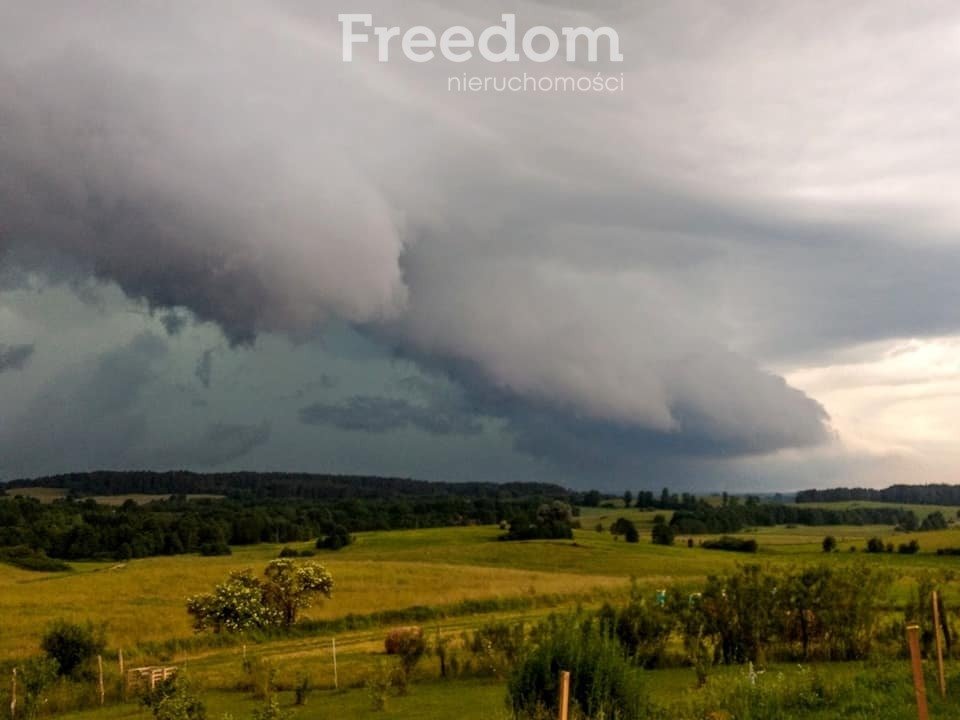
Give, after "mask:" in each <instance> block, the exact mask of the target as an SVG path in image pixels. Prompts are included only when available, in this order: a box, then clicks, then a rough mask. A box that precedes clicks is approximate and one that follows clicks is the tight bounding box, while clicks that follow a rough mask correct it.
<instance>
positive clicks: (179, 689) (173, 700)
mask: <svg viewBox="0 0 960 720" xmlns="http://www.w3.org/2000/svg"><path fill="white" fill-rule="evenodd" d="M141 703H142V704H143V705H144V706H146V707H148V708H150V710H151V712H152V713H153V717H154V718H155V719H156V720H206V717H207V708H206V705H205V704H204V703H203V701H202V700H201V699H200V697H199V696H198V695H197V693H196V691H195V690H194V688H193V686H192V685H191V684H190V682H189V681H188V680H187V679H186V678H185V677H182V676H180V677H175V678H171V679H170V680H167V681H165V682H162V683H160V684H158V685H157V686H156V687H155V688H154V689H153V690H151V691H150V692H148V693H147V694H146V695H144V696H143V698H141Z"/></svg>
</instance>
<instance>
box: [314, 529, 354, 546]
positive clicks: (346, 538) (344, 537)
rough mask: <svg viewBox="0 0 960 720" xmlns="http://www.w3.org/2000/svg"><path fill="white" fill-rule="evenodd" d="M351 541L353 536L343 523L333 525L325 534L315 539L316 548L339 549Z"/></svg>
mask: <svg viewBox="0 0 960 720" xmlns="http://www.w3.org/2000/svg"><path fill="white" fill-rule="evenodd" d="M352 542H353V536H352V535H351V534H350V531H349V530H347V529H346V528H345V527H344V526H343V525H334V526H333V527H331V528H330V529H329V530H328V531H327V533H326V535H323V536H322V537H320V538H318V539H317V549H318V550H339V549H340V548H344V547H346V546H347V545H349V544H350V543H352Z"/></svg>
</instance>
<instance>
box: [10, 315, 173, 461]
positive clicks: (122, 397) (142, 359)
mask: <svg viewBox="0 0 960 720" xmlns="http://www.w3.org/2000/svg"><path fill="white" fill-rule="evenodd" d="M166 352H167V348H166V346H165V345H164V343H163V341H162V340H160V339H159V338H158V337H157V336H155V335H150V334H144V335H140V336H138V337H136V338H135V339H134V340H132V341H131V342H130V343H129V344H127V345H125V346H123V347H120V348H117V349H115V350H111V351H108V352H105V353H103V354H101V355H100V356H99V357H97V358H96V359H95V360H94V361H93V362H91V363H85V364H83V365H82V366H80V367H74V368H71V369H69V370H67V371H65V372H64V373H62V374H61V375H60V376H59V377H57V378H54V379H53V380H51V381H50V382H49V383H48V384H47V385H46V386H45V387H44V388H42V389H41V391H40V393H39V394H38V395H37V397H36V398H35V399H34V401H33V403H32V404H31V405H30V406H29V407H27V408H26V409H25V410H24V411H23V412H22V413H20V414H19V415H15V416H13V417H11V418H10V419H9V422H5V423H4V426H3V428H2V430H0V472H3V473H4V474H6V475H8V476H9V475H13V474H21V473H31V474H32V473H33V472H34V469H40V468H49V469H55V468H59V469H60V470H64V469H68V468H70V467H72V468H73V469H77V470H81V469H94V468H98V467H124V466H125V465H126V464H127V463H129V462H130V461H131V460H132V459H133V458H134V457H135V456H136V453H137V450H138V448H139V447H140V445H141V443H142V442H143V440H144V439H145V437H146V431H147V422H146V415H145V414H144V412H143V411H141V410H140V408H139V403H140V399H141V397H142V394H143V392H144V390H145V389H146V388H147V386H148V385H149V384H150V382H151V381H152V380H153V379H154V377H155V375H154V373H155V369H156V364H157V362H158V361H159V360H160V359H161V358H162V357H163V356H164V355H165V354H166ZM65 465H66V467H64V466H65Z"/></svg>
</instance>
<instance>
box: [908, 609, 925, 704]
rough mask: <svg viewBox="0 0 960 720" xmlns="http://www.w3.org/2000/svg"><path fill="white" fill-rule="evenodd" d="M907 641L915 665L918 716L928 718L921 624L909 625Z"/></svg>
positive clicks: (911, 659)
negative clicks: (921, 659)
mask: <svg viewBox="0 0 960 720" xmlns="http://www.w3.org/2000/svg"><path fill="white" fill-rule="evenodd" d="M907 642H908V644H909V645H910V664H911V666H912V667H913V689H914V691H915V692H916V694H917V718H918V720H928V719H929V716H928V715H927V689H926V687H925V686H924V684H923V664H922V663H921V661H920V626H919V625H907Z"/></svg>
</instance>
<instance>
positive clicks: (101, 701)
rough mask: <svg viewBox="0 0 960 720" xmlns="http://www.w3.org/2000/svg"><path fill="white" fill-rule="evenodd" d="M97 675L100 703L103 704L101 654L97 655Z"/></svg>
mask: <svg viewBox="0 0 960 720" xmlns="http://www.w3.org/2000/svg"><path fill="white" fill-rule="evenodd" d="M97 675H98V678H99V679H98V681H97V686H98V688H99V690H100V704H101V705H103V697H104V695H105V693H104V690H103V655H97Z"/></svg>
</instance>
